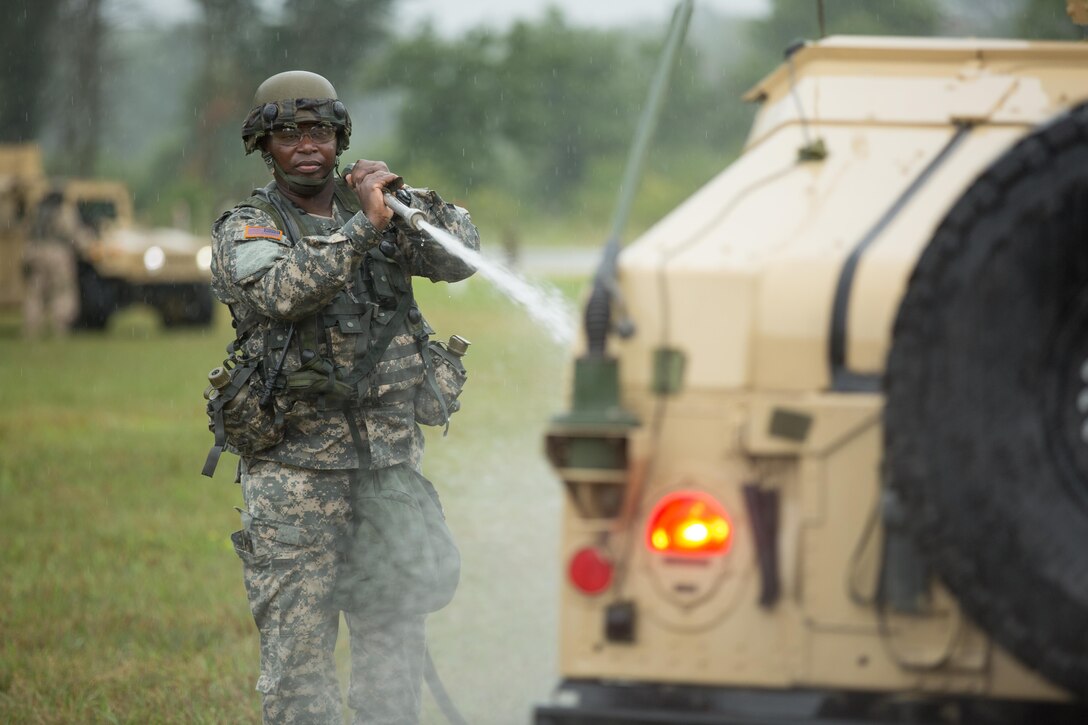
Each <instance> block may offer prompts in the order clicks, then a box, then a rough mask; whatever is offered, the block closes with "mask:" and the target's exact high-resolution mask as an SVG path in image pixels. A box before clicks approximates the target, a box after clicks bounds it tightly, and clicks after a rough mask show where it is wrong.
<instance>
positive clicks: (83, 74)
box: [56, 0, 116, 176]
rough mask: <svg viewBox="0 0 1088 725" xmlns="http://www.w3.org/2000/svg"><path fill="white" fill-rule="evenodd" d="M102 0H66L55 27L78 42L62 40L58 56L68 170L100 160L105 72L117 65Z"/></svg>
mask: <svg viewBox="0 0 1088 725" xmlns="http://www.w3.org/2000/svg"><path fill="white" fill-rule="evenodd" d="M103 5H104V3H103V0H66V1H65V2H64V4H63V7H62V11H61V16H60V22H59V25H58V29H59V30H60V31H61V32H60V35H61V36H62V37H71V38H79V42H78V43H64V44H61V45H60V48H59V52H58V56H59V57H58V58H57V61H59V62H58V63H57V66H58V67H57V69H56V70H57V74H58V75H59V78H58V79H57V80H58V81H59V86H60V96H61V97H62V98H65V99H67V101H68V108H67V112H66V113H65V114H63V117H62V118H63V121H62V129H61V131H62V145H63V148H64V151H65V156H66V161H65V167H66V168H67V169H68V170H69V173H74V174H78V175H80V176H92V175H94V173H95V170H96V167H97V164H98V155H99V143H100V141H101V135H102V122H103V111H104V108H103V100H104V90H105V89H104V81H105V77H106V76H107V75H109V74H110V72H111V71H112V70H113V69H114V67H115V66H116V63H115V59H114V58H113V56H112V55H110V54H109V52H108V51H107V48H108V46H109V42H108V41H109V34H110V28H109V26H108V25H107V23H106V20H105V18H104V17H103Z"/></svg>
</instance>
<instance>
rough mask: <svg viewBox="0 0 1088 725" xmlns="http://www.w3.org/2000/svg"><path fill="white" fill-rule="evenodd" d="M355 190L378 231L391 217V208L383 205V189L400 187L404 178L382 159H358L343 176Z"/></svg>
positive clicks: (365, 212) (383, 227)
mask: <svg viewBox="0 0 1088 725" xmlns="http://www.w3.org/2000/svg"><path fill="white" fill-rule="evenodd" d="M344 180H345V181H347V183H348V186H350V187H351V189H352V191H354V192H355V196H356V197H358V199H359V204H360V205H361V206H362V208H363V213H364V214H366V217H367V219H369V220H370V223H371V224H373V225H374V228H375V229H377V230H378V231H381V230H382V229H385V228H386V227H387V226H388V225H389V222H390V221H391V220H392V218H393V210H392V209H390V208H389V207H388V206H386V205H385V197H384V195H383V191H384V190H385V188H386V187H389V188H390V190H392V189H396V188H398V187H400V186H401V185H402V184H403V183H404V180H403V179H402V178H401V177H399V176H397V175H396V174H394V173H393V172H391V171H390V170H389V167H388V166H387V165H386V163H385V162H384V161H369V160H367V159H359V160H358V161H356V162H355V163H354V164H352V166H351V171H350V172H348V173H347V174H346V175H345V176H344Z"/></svg>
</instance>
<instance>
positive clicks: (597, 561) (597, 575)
mask: <svg viewBox="0 0 1088 725" xmlns="http://www.w3.org/2000/svg"><path fill="white" fill-rule="evenodd" d="M568 574H569V575H570V580H571V583H572V584H574V586H576V587H578V589H579V590H581V591H582V592H583V593H585V594H600V593H601V592H603V591H604V590H605V589H607V588H608V585H609V584H611V583H612V561H611V560H610V559H609V558H608V557H606V556H605V555H604V554H602V553H601V552H600V551H598V550H597V549H595V548H593V547H591V546H587V547H586V548H584V549H579V550H578V551H577V552H576V553H575V554H574V556H573V557H571V560H570V568H569V570H568Z"/></svg>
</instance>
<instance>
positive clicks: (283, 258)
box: [212, 207, 381, 320]
mask: <svg viewBox="0 0 1088 725" xmlns="http://www.w3.org/2000/svg"><path fill="white" fill-rule="evenodd" d="M380 241H381V234H380V233H379V232H378V231H377V230H376V229H374V227H373V226H372V225H371V224H370V221H369V220H367V218H366V215H364V214H362V213H361V212H360V213H359V214H356V215H355V216H353V217H352V218H351V219H349V220H348V222H347V224H345V225H344V226H343V228H342V229H341V230H340V231H339V232H334V233H333V234H330V235H329V236H310V237H303V238H302V239H301V240H299V242H298V243H297V244H294V245H292V244H291V242H290V240H289V239H288V238H287V237H286V235H285V234H284V233H283V231H282V230H281V229H279V228H278V227H277V226H276V223H275V221H274V220H273V219H272V217H271V216H269V215H268V214H267V213H265V212H263V211H261V210H259V209H254V208H252V207H235V208H234V209H233V210H231V211H229V212H227V213H226V214H224V215H223V216H221V217H219V219H218V220H217V221H216V222H215V224H214V225H213V226H212V289H213V290H214V291H215V294H216V296H217V297H218V298H219V299H220V300H222V301H223V302H225V303H227V304H235V303H242V304H245V305H247V306H249V307H251V308H253V309H254V310H256V311H257V312H259V313H260V314H262V315H266V316H268V317H272V318H276V319H283V320H297V319H300V318H302V317H305V316H307V315H310V314H313V313H315V312H317V311H318V310H320V309H321V308H322V307H324V306H325V305H326V304H328V303H329V301H331V300H332V298H333V297H335V296H336V293H337V292H339V291H340V290H341V289H342V288H343V287H344V286H345V285H346V284H347V283H348V281H350V279H351V277H352V275H353V271H354V269H355V267H356V266H358V264H359V261H360V260H361V259H362V257H363V254H364V253H365V252H366V251H367V250H368V249H370V248H371V247H373V246H374V245H376V244H378V243H379V242H380Z"/></svg>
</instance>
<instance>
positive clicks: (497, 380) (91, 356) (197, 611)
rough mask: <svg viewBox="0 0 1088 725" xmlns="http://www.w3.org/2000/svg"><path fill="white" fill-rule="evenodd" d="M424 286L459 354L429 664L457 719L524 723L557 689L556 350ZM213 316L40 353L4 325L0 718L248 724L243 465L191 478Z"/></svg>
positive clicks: (125, 324) (476, 303) (145, 318)
mask: <svg viewBox="0 0 1088 725" xmlns="http://www.w3.org/2000/svg"><path fill="white" fill-rule="evenodd" d="M579 286H580V285H579V283H578V282H577V281H568V282H567V283H566V288H567V291H568V292H569V293H570V294H571V296H574V293H575V290H576V289H577V288H578V287H579ZM419 287H420V290H419V296H420V298H421V304H422V306H423V309H424V310H425V312H426V313H427V315H428V318H429V319H430V320H431V322H432V324H433V325H434V326H435V327H436V328H437V329H438V330H439V332H440V335H441V336H443V337H444V336H446V335H448V334H450V333H453V332H458V333H460V334H462V335H464V336H465V337H467V338H469V339H470V340H472V342H473V343H474V345H473V347H472V349H471V350H470V352H469V355H468V358H467V359H466V362H467V363H468V364H469V369H470V380H469V385H468V387H467V388H466V391H465V394H464V398H463V400H464V405H465V408H464V411H463V412H461V413H459V414H458V415H457V416H456V417H455V418H454V421H453V426H452V429H451V432H450V434H449V436H448V437H446V438H442V437H441V435H440V431H438V432H435V431H431V432H429V433H428V439H429V443H428V454H427V462H426V466H425V468H426V472H427V473H428V476H429V477H430V478H432V479H433V480H435V482H436V485H438V487H439V490H440V491H441V492H442V495H443V500H444V502H445V504H446V509H447V515H448V517H449V520H450V525H451V528H452V529H453V530H454V532H455V534H456V535H457V536H458V539H459V543H460V544H461V547H462V553H463V555H464V558H465V565H464V576H463V583H462V587H461V591H460V592H459V593H458V598H457V599H456V600H455V602H454V604H453V605H451V606H450V607H449V608H448V609H447V610H444V611H443V612H440V613H439V614H437V615H435V616H434V617H432V618H431V620H430V623H429V631H430V638H431V643H432V651H433V652H434V654H435V658H436V660H437V661H438V663H439V667H440V669H441V670H442V671H443V673H444V674H445V675H446V679H447V686H448V687H449V689H450V691H451V694H452V695H453V696H454V698H455V699H456V700H457V701H458V703H459V704H460V705H461V707H462V709H463V710H464V711H465V713H466V715H468V716H469V719H470V721H473V722H478V723H487V722H494V723H496V724H499V723H508V722H516V721H526V720H527V719H528V717H529V708H530V707H531V703H532V701H533V700H534V699H539V698H540V697H542V696H543V695H544V694H545V693H547V692H548V690H549V688H550V686H551V685H552V684H553V681H554V651H553V650H554V644H553V642H554V639H555V638H554V611H553V610H554V600H555V599H556V597H557V594H556V592H555V589H556V582H555V579H556V577H557V565H556V563H555V561H554V556H555V552H556V550H557V548H558V543H557V541H556V540H555V533H556V531H557V530H558V503H559V490H558V484H557V483H556V482H555V481H554V480H553V479H552V477H551V475H550V473H549V471H548V470H547V466H546V465H545V464H544V463H543V461H542V460H541V457H540V455H539V450H540V434H541V432H542V430H543V426H544V424H545V422H546V420H547V418H548V416H549V415H550V414H552V413H554V412H557V411H558V409H559V408H560V407H561V405H562V404H561V398H562V391H561V383H560V380H561V378H562V369H563V365H564V359H565V356H566V351H565V350H562V349H560V347H558V346H556V345H555V344H553V343H551V342H550V341H548V340H546V339H545V338H544V336H543V335H542V334H541V333H540V332H539V331H537V330H535V329H533V328H532V326H531V324H530V323H529V322H528V317H527V316H526V315H524V313H523V312H522V311H520V310H517V309H515V308H513V307H512V306H511V305H510V304H509V303H507V302H506V301H505V300H503V299H502V298H500V297H499V296H498V295H497V294H496V293H495V292H493V291H492V290H491V289H490V288H489V287H487V286H486V285H485V284H484V283H483V282H482V281H477V280H471V281H470V282H469V283H463V284H462V285H458V286H455V287H453V288H448V287H447V286H445V285H433V286H432V285H430V284H428V283H426V282H425V281H424V282H423V283H422V284H420V285H419ZM225 318H226V315H225V314H224V315H221V316H220V317H219V318H218V319H217V323H216V326H215V327H214V328H213V329H210V330H203V331H184V332H164V331H162V330H161V329H160V328H159V326H158V323H157V321H156V319H155V317H154V316H153V315H152V314H151V313H150V312H149V311H147V310H143V309H134V310H131V311H128V312H125V313H123V314H121V315H118V316H117V317H116V318H115V319H114V320H113V321H112V323H111V326H110V329H109V330H108V331H107V332H106V333H105V334H91V333H80V334H76V335H74V336H72V337H71V338H68V339H64V340H52V341H51V340H46V341H41V342H24V341H22V340H21V339H19V338H18V337H17V326H15V325H13V324H12V323H11V321H10V320H9V321H8V322H7V324H0V381H2V383H0V571H2V572H3V575H2V576H0V722H19V723H77V722H78V723H92V722H120V723H174V722H177V723H226V722H230V723H245V722H259V719H260V718H259V698H258V695H257V693H256V692H254V689H253V686H254V682H255V681H256V678H257V674H258V672H257V670H258V656H257V634H256V630H255V628H254V625H253V622H252V620H251V618H250V614H249V611H248V608H247V605H246V599H245V593H244V590H243V587H242V582H241V572H240V564H239V562H238V560H237V559H236V557H235V555H234V553H233V551H232V549H231V547H230V542H229V538H228V536H229V533H230V532H231V531H233V530H234V529H236V528H238V518H237V514H236V513H235V511H234V510H233V507H234V506H236V505H239V504H240V494H239V492H238V488H237V487H236V486H234V485H233V475H234V464H235V460H236V459H235V458H234V457H233V456H229V455H225V456H224V457H223V459H222V460H221V462H220V466H219V471H218V472H217V474H216V476H215V478H214V480H209V479H206V478H204V477H202V476H200V475H199V471H200V468H201V466H202V464H203V461H204V456H205V454H206V452H207V449H208V446H209V445H210V444H211V434H210V433H209V432H208V431H207V428H206V425H205V415H204V412H203V400H202V398H201V391H202V390H203V387H204V385H205V375H206V373H207V371H208V370H209V369H210V368H211V367H213V366H215V365H216V364H218V362H219V361H220V360H221V358H222V357H223V347H224V345H225V344H226V343H227V342H228V341H229V339H230V328H229V325H228V324H227V321H226V319H225ZM527 523H531V524H532V526H528V527H527V526H526V524H527ZM529 572H531V575H530V574H529ZM342 639H343V638H342ZM338 658H339V662H340V665H341V670H342V671H343V672H344V673H345V676H346V651H345V649H344V647H341V648H340V650H339V651H338ZM496 665H497V666H496ZM425 722H440V719H439V716H438V715H437V714H436V713H435V711H434V707H433V705H431V704H428V706H427V717H426V718H425Z"/></svg>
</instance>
